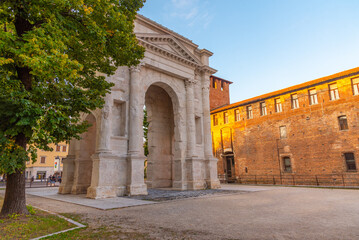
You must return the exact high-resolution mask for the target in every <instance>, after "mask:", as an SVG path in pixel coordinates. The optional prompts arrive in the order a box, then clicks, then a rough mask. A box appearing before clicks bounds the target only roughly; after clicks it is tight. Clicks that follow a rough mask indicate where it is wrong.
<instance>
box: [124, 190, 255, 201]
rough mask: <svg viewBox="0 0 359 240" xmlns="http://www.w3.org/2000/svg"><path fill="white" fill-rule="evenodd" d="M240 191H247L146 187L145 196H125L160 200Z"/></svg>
mask: <svg viewBox="0 0 359 240" xmlns="http://www.w3.org/2000/svg"><path fill="white" fill-rule="evenodd" d="M242 193H248V191H239V190H223V189H207V190H197V191H175V190H168V189H148V195H146V196H129V197H126V198H131V199H138V200H148V201H159V202H161V201H170V200H179V199H184V198H196V197H205V196H214V195H226V194H242Z"/></svg>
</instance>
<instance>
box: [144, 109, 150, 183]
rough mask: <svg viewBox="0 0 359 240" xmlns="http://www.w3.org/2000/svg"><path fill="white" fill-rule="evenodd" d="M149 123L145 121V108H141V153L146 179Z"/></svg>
mask: <svg viewBox="0 0 359 240" xmlns="http://www.w3.org/2000/svg"><path fill="white" fill-rule="evenodd" d="M149 125H150V123H149V122H148V121H147V110H146V106H145V107H144V108H143V153H144V155H145V156H146V159H145V162H144V169H143V174H144V177H145V178H147V156H148V126H149Z"/></svg>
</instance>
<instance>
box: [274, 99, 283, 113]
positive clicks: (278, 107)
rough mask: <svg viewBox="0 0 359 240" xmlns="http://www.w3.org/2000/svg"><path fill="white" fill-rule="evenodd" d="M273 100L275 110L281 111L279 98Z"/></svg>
mask: <svg viewBox="0 0 359 240" xmlns="http://www.w3.org/2000/svg"><path fill="white" fill-rule="evenodd" d="M274 102H275V111H276V112H282V103H281V101H280V98H276V99H274Z"/></svg>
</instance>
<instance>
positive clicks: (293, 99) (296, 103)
mask: <svg viewBox="0 0 359 240" xmlns="http://www.w3.org/2000/svg"><path fill="white" fill-rule="evenodd" d="M291 102H292V109H297V108H299V101H298V95H297V94H292V96H291Z"/></svg>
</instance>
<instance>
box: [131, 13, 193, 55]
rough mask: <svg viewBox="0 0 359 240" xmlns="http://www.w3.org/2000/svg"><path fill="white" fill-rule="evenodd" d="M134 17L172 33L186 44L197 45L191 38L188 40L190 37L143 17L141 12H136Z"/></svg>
mask: <svg viewBox="0 0 359 240" xmlns="http://www.w3.org/2000/svg"><path fill="white" fill-rule="evenodd" d="M136 19H137V20H138V21H142V22H145V23H147V24H149V25H152V26H154V27H156V28H160V29H161V30H162V31H164V32H166V33H168V34H170V35H173V36H175V37H176V38H179V39H181V40H183V41H184V42H186V43H187V44H189V45H191V46H193V47H195V48H198V45H197V44H195V43H193V42H192V40H190V39H188V38H186V37H184V36H182V35H180V34H178V33H176V32H174V31H172V30H171V29H168V28H166V27H165V26H163V25H161V24H159V23H157V22H155V21H153V20H151V19H149V18H147V17H145V16H143V15H141V14H137V17H136Z"/></svg>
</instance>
